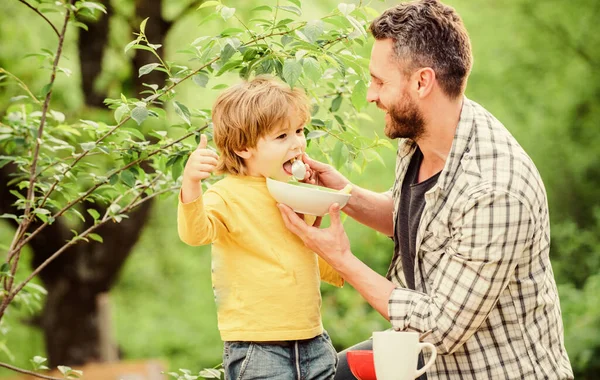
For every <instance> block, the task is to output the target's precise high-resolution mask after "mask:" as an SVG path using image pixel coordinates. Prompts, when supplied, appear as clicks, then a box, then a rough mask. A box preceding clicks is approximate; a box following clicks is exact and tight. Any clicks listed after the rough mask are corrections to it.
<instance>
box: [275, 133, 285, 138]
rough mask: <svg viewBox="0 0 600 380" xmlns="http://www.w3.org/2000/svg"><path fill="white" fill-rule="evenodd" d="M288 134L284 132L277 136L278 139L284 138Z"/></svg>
mask: <svg viewBox="0 0 600 380" xmlns="http://www.w3.org/2000/svg"><path fill="white" fill-rule="evenodd" d="M286 136H287V134H285V133H283V134H281V135H279V136H277V138H278V139H284V138H286Z"/></svg>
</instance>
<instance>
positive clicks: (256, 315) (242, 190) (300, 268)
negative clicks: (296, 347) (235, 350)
mask: <svg viewBox="0 0 600 380" xmlns="http://www.w3.org/2000/svg"><path fill="white" fill-rule="evenodd" d="M177 222H178V223H177V224H178V231H179V237H180V238H181V240H182V241H184V242H185V243H187V244H189V245H193V246H197V245H205V244H210V243H212V282H213V288H214V292H215V300H216V303H217V318H218V325H219V331H220V333H221V339H223V340H225V341H234V340H239V341H280V340H298V339H308V338H312V337H315V336H317V335H319V334H321V333H322V332H323V325H322V323H321V312H320V309H321V293H320V290H319V285H320V279H323V280H324V281H326V282H328V283H331V284H332V285H335V286H342V285H343V283H344V282H343V279H342V278H341V276H340V275H339V274H338V273H337V272H335V271H334V270H333V269H332V268H331V267H330V266H329V265H327V263H325V262H324V261H322V260H321V259H320V258H319V257H318V256H317V255H316V254H315V253H314V252H312V251H311V250H310V249H308V248H307V247H306V246H305V245H304V244H303V243H302V241H301V240H300V238H298V237H297V236H296V235H294V234H293V233H291V232H290V231H289V230H288V229H287V228H286V227H285V225H284V223H283V220H282V217H281V214H280V212H279V209H278V208H277V206H276V201H275V200H274V199H273V198H272V197H271V195H270V194H269V191H268V190H267V185H266V181H265V179H264V178H262V177H261V178H259V177H240V176H228V177H226V178H224V179H223V180H221V181H219V182H217V183H215V184H214V185H213V186H212V187H211V188H210V189H208V190H207V191H206V192H205V193H204V194H203V196H201V197H199V198H197V199H195V200H194V201H192V202H189V203H182V202H181V197H180V200H179V207H178V217H177Z"/></svg>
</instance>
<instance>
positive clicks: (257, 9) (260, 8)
mask: <svg viewBox="0 0 600 380" xmlns="http://www.w3.org/2000/svg"><path fill="white" fill-rule="evenodd" d="M259 11H269V12H272V11H273V8H271V7H270V6H268V5H261V6H260V7H256V8H252V9H250V12H259Z"/></svg>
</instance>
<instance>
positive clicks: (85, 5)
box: [78, 1, 106, 14]
mask: <svg viewBox="0 0 600 380" xmlns="http://www.w3.org/2000/svg"><path fill="white" fill-rule="evenodd" d="M78 6H79V8H87V9H89V10H92V11H93V10H99V11H100V12H102V13H104V14H106V9H105V8H104V6H103V5H101V4H98V3H92V2H91V1H82V2H81V3H79V4H78Z"/></svg>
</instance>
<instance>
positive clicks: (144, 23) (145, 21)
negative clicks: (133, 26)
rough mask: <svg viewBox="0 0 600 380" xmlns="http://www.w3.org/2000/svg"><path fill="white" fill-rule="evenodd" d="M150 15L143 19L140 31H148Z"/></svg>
mask: <svg viewBox="0 0 600 380" xmlns="http://www.w3.org/2000/svg"><path fill="white" fill-rule="evenodd" d="M149 18H150V17H146V18H145V19H144V20H142V22H141V23H140V33H142V34H144V33H146V23H147V22H148V19H149Z"/></svg>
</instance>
